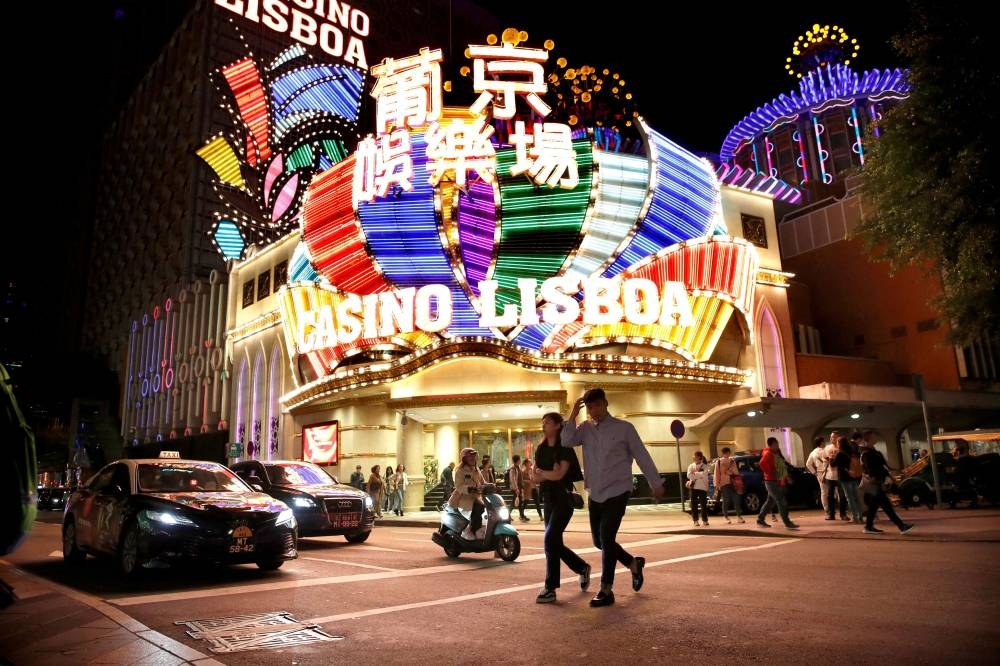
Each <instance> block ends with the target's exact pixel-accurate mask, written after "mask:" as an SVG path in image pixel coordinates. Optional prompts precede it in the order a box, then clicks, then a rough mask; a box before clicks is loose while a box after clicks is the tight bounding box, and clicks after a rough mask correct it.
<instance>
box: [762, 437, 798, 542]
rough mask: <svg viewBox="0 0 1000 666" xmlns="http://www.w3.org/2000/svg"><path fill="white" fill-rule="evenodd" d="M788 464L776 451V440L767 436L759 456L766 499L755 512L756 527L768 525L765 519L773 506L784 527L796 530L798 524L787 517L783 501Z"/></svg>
mask: <svg viewBox="0 0 1000 666" xmlns="http://www.w3.org/2000/svg"><path fill="white" fill-rule="evenodd" d="M787 465H788V464H787V463H786V462H785V459H784V458H782V457H781V455H779V453H778V440H777V439H776V438H774V437H768V438H767V448H766V449H764V453H763V454H762V455H761V456H760V470H761V471H762V472H763V473H764V488H766V489H767V501H766V502H764V505H763V506H761V507H760V513H758V514H757V527H770V526H771V525H770V524H769V523H768V522H767V520H765V519H766V518H767V514H768V512H769V511H770V510H771V509H772V508H773V507H775V506H777V507H778V513H779V514H781V521H782V522H783V523H785V529H789V530H797V529H799V526H798V525H796V524H795V523H793V522H792V519H791V518H789V517H788V504H787V503H786V502H785V488H784V485H785V480H786V479H787V478H788V466H787Z"/></svg>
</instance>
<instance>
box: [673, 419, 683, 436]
mask: <svg viewBox="0 0 1000 666" xmlns="http://www.w3.org/2000/svg"><path fill="white" fill-rule="evenodd" d="M670 434H671V435H673V436H674V437H676V438H677V439H680V438H681V437H683V436H684V422H683V421H681V420H680V419H674V420H673V421H671V422H670Z"/></svg>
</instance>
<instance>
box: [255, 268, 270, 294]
mask: <svg viewBox="0 0 1000 666" xmlns="http://www.w3.org/2000/svg"><path fill="white" fill-rule="evenodd" d="M270 295H271V271H264V272H263V273H261V274H260V275H258V276H257V300H258V301H262V300H264V299H265V298H267V297H268V296H270Z"/></svg>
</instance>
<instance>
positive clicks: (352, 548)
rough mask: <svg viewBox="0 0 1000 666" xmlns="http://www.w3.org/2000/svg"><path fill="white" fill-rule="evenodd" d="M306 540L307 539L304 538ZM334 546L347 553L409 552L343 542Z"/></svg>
mask: <svg viewBox="0 0 1000 666" xmlns="http://www.w3.org/2000/svg"><path fill="white" fill-rule="evenodd" d="M306 538H308V537H306ZM306 543H309V542H308V541H307V542H306ZM321 543H329V544H334V542H332V541H325V542H321ZM335 545H336V546H337V547H338V548H344V549H346V550H347V552H353V551H355V550H376V551H381V552H383V553H408V552H410V551H408V550H400V549H398V548H385V547H383V546H372V545H369V544H360V543H346V542H345V543H336V544H335ZM300 550H301V548H300Z"/></svg>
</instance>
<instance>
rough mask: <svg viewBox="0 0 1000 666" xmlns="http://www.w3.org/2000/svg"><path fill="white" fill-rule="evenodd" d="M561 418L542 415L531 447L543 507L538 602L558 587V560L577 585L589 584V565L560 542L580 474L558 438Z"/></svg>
mask: <svg viewBox="0 0 1000 666" xmlns="http://www.w3.org/2000/svg"><path fill="white" fill-rule="evenodd" d="M562 422H563V418H562V415H560V414H559V413H557V412H550V413H548V414H546V415H545V416H543V417H542V432H543V433H545V437H544V439H542V441H541V442H539V443H538V447H537V449H536V450H535V471H534V479H535V481H536V482H539V490H540V494H541V496H542V504H543V506H544V507H545V588H544V589H543V590H542V591H541V592H540V593H539V594H538V597H537V598H536V599H535V601H536V602H538V603H540V604H546V603H552V602H553V601H555V600H556V588H558V587H559V561H560V560H562V561H563V562H565V563H566V566H568V567H569V568H570V569H571V570H572V571H573V572H574V573H577V574H579V576H580V589H582V590H584V591H586V590H587V588H588V587H589V586H590V565H589V564H587V563H586V562H585V561H584V560H583V558H581V557H580V556H579V555H577V554H576V553H574V552H573V551H572V550H570V549H569V548H568V547H567V546H566V544H565V543H563V532H565V531H566V526H567V525H569V519H570V518H572V516H573V505H572V504H571V503H570V495H569V493H570V490H571V489H572V488H573V481H576V480H579V479H578V478H575V477H579V478H582V475H581V474H580V462H579V460H577V457H576V452H575V451H574V450H573V449H572V448H569V447H564V446H562V444H561V443H560V441H559V432H560V430H561V429H562Z"/></svg>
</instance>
